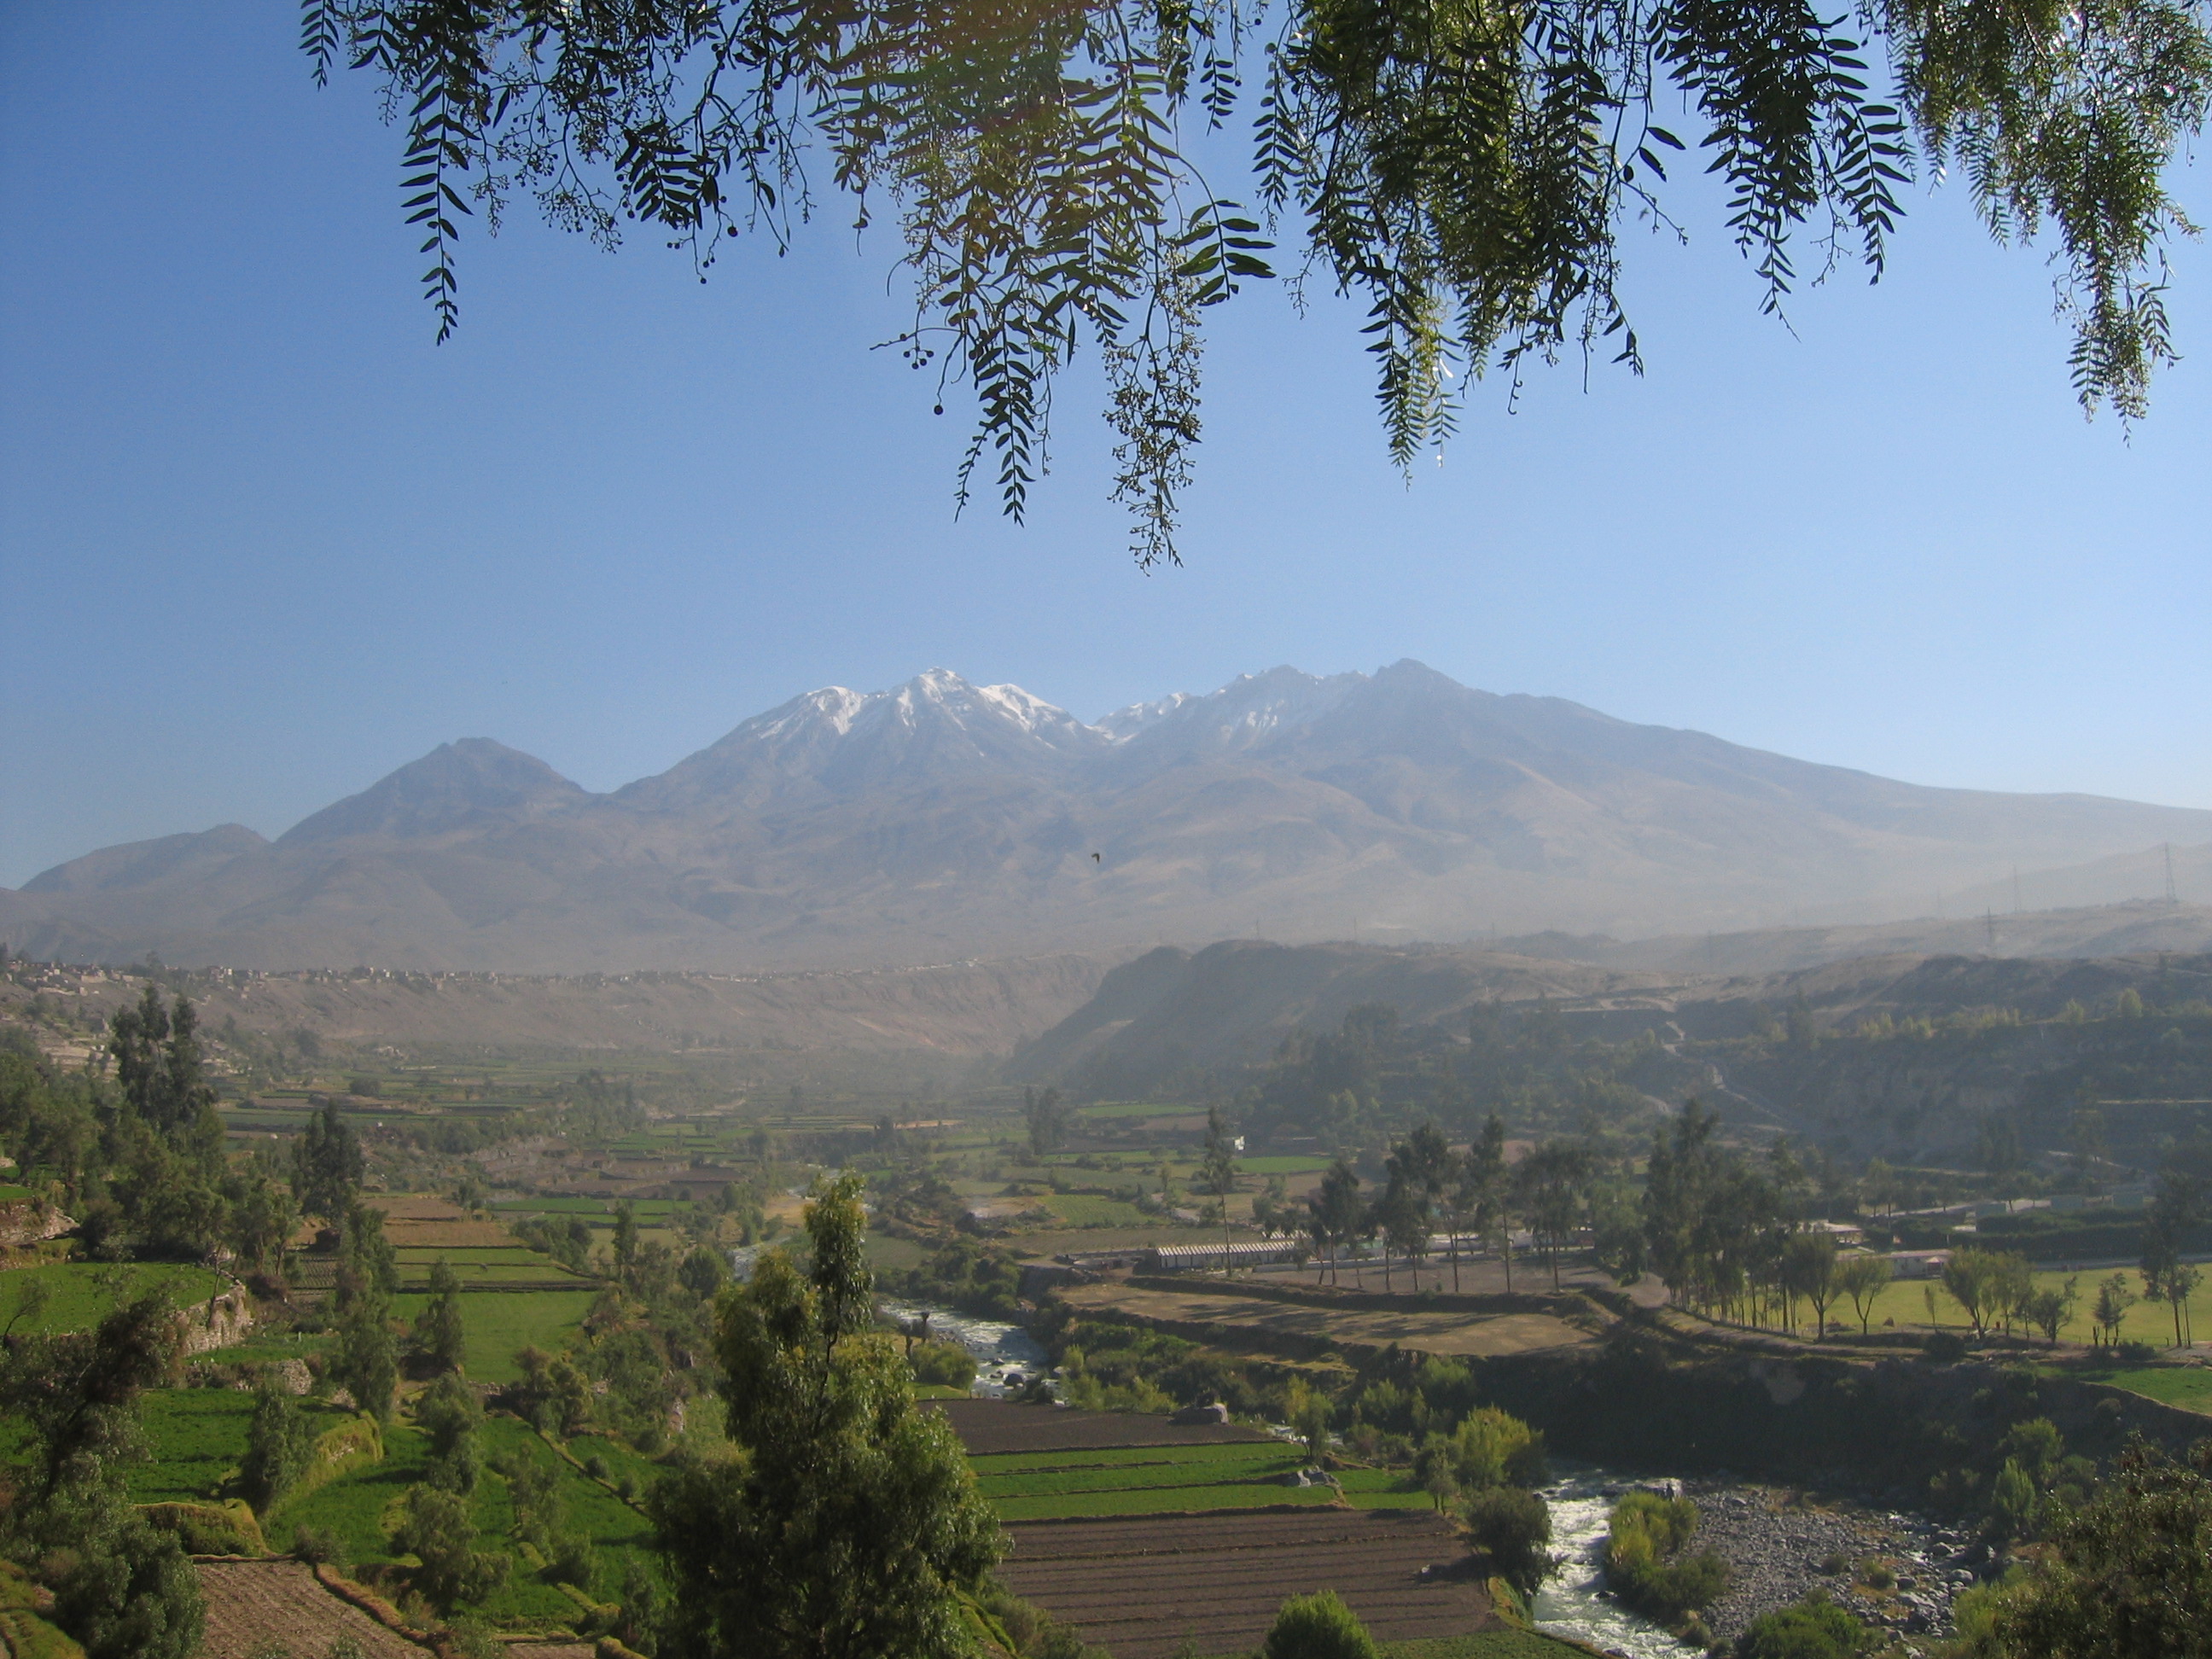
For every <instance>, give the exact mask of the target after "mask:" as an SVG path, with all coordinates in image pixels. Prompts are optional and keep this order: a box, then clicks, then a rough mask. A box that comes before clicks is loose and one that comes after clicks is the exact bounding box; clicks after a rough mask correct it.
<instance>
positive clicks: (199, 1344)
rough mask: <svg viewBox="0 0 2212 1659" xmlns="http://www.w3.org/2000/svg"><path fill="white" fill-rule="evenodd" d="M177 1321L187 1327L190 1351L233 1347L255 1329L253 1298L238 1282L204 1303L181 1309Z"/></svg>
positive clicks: (199, 1351) (186, 1335)
mask: <svg viewBox="0 0 2212 1659" xmlns="http://www.w3.org/2000/svg"><path fill="white" fill-rule="evenodd" d="M177 1322H178V1324H179V1326H180V1327H181V1328H183V1330H184V1334H185V1352H186V1353H188V1354H189V1353H206V1352H209V1351H210V1350H211V1349H215V1348H228V1347H231V1346H234V1345H235V1344H237V1343H240V1342H243V1341H244V1340H246V1332H248V1331H250V1330H252V1328H253V1299H252V1297H249V1296H248V1295H247V1294H246V1287H245V1286H244V1285H236V1284H234V1285H231V1286H230V1287H229V1288H228V1290H224V1291H217V1292H216V1294H215V1295H213V1296H211V1297H209V1298H208V1299H207V1300H206V1301H204V1302H200V1303H195V1304H193V1305H192V1306H191V1307H189V1308H180V1309H179V1310H178V1311H177Z"/></svg>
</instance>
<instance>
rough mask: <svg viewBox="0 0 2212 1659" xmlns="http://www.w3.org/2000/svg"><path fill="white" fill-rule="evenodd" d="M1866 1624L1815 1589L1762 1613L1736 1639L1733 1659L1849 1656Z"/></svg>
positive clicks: (1848, 1658) (1832, 1658) (1846, 1658)
mask: <svg viewBox="0 0 2212 1659" xmlns="http://www.w3.org/2000/svg"><path fill="white" fill-rule="evenodd" d="M1865 1636H1866V1626H1863V1625H1862V1624H1861V1623H1859V1621H1858V1620H1856V1619H1854V1618H1852V1617H1851V1616H1850V1614H1849V1613H1845V1612H1844V1610H1843V1609H1842V1608H1841V1607H1838V1606H1837V1605H1836V1604H1835V1603H1834V1602H1832V1601H1829V1600H1828V1598H1827V1597H1826V1596H1825V1595H1820V1594H1819V1593H1818V1592H1817V1591H1816V1592H1815V1593H1814V1594H1813V1595H1808V1596H1807V1597H1806V1598H1805V1599H1804V1600H1803V1601H1800V1602H1798V1603H1797V1604H1796V1606H1795V1607H1780V1608H1778V1609H1776V1610H1775V1611H1774V1612H1772V1613H1761V1614H1759V1617H1758V1618H1756V1619H1754V1620H1752V1621H1751V1623H1750V1624H1749V1625H1748V1626H1746V1628H1745V1630H1744V1632H1743V1634H1742V1635H1741V1636H1739V1637H1737V1638H1735V1659H1851V1656H1853V1655H1854V1654H1856V1653H1857V1652H1858V1650H1859V1647H1860V1644H1861V1643H1862V1641H1863V1638H1865Z"/></svg>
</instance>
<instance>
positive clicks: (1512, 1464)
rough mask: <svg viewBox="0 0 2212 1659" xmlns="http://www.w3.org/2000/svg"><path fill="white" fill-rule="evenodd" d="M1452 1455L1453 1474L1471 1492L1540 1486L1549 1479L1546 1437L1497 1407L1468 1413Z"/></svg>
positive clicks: (1486, 1407) (1460, 1427) (1455, 1434)
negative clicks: (1493, 1487)
mask: <svg viewBox="0 0 2212 1659" xmlns="http://www.w3.org/2000/svg"><path fill="white" fill-rule="evenodd" d="M1452 1457H1453V1463H1454V1469H1453V1473H1454V1474H1456V1475H1457V1476H1458V1477H1459V1483H1460V1485H1461V1486H1464V1487H1466V1488H1467V1489H1468V1490H1469V1491H1470V1492H1476V1491H1480V1490H1481V1489H1482V1488H1484V1487H1486V1486H1542V1485H1543V1484H1544V1481H1545V1480H1546V1478H1547V1471H1546V1468H1545V1463H1544V1437H1543V1436H1542V1435H1541V1434H1540V1433H1538V1432H1537V1431H1535V1430H1534V1429H1532V1428H1530V1427H1529V1426H1528V1425H1527V1424H1526V1423H1523V1422H1522V1420H1521V1419H1519V1418H1517V1417H1514V1416H1511V1415H1510V1414H1508V1413H1504V1412H1502V1411H1499V1410H1498V1408H1497V1407H1494V1406H1484V1407H1480V1408H1478V1409H1476V1410H1474V1411H1471V1412H1469V1413H1468V1414H1467V1419H1466V1420H1465V1421H1464V1422H1462V1424H1461V1425H1459V1428H1458V1430H1457V1431H1456V1432H1455V1433H1454V1434H1453V1436H1452Z"/></svg>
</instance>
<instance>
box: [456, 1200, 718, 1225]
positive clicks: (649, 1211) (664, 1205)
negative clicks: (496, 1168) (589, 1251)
mask: <svg viewBox="0 0 2212 1659" xmlns="http://www.w3.org/2000/svg"><path fill="white" fill-rule="evenodd" d="M617 1201H619V1200H615V1199H611V1198H507V1199H501V1200H500V1201H499V1202H498V1203H496V1204H495V1205H493V1206H491V1207H492V1208H493V1209H494V1210H495V1211H497V1212H499V1213H500V1214H501V1215H574V1216H581V1217H583V1218H585V1219H586V1221H589V1220H591V1219H592V1218H595V1217H605V1219H606V1222H607V1225H610V1226H612V1225H614V1214H615V1205H616V1204H617ZM629 1207H630V1213H631V1214H633V1215H636V1216H640V1217H644V1216H666V1215H673V1214H674V1213H675V1212H677V1211H678V1210H680V1209H688V1208H689V1207H690V1206H688V1205H684V1204H681V1203H678V1201H677V1200H675V1199H672V1198H636V1199H632V1200H629Z"/></svg>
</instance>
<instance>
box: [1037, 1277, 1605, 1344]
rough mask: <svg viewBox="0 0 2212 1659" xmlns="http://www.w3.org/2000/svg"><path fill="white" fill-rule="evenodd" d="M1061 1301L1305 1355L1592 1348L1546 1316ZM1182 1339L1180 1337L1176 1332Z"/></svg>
mask: <svg viewBox="0 0 2212 1659" xmlns="http://www.w3.org/2000/svg"><path fill="white" fill-rule="evenodd" d="M1063 1294H1064V1296H1065V1297H1066V1300H1067V1301H1068V1302H1069V1303H1071V1304H1073V1305H1074V1306H1075V1307H1076V1308H1077V1309H1079V1310H1083V1311H1086V1312H1092V1311H1095V1312H1099V1313H1116V1312H1118V1313H1127V1314H1133V1315H1135V1316H1138V1317H1139V1318H1141V1319H1146V1320H1155V1321H1160V1322H1164V1323H1165V1325H1166V1328H1169V1329H1170V1330H1173V1329H1177V1328H1183V1327H1200V1328H1205V1329H1206V1330H1208V1331H1218V1332H1219V1333H1221V1334H1222V1336H1223V1338H1224V1339H1227V1338H1230V1337H1242V1338H1243V1339H1244V1340H1249V1341H1255V1342H1257V1343H1259V1344H1260V1345H1261V1346H1276V1347H1289V1348H1290V1349H1291V1351H1292V1352H1312V1351H1313V1349H1314V1348H1316V1347H1318V1346H1321V1345H1322V1344H1325V1343H1327V1344H1334V1343H1352V1344H1357V1345H1360V1346H1367V1347H1373V1348H1385V1347H1389V1346H1391V1345H1392V1344H1393V1343H1395V1344H1396V1345H1397V1346H1400V1347H1401V1348H1414V1349H1418V1350H1419V1351H1420V1352H1424V1353H1437V1354H1451V1355H1468V1356H1480V1357H1488V1356H1491V1355H1495V1354H1509V1353H1531V1352H1537V1351H1539V1350H1541V1349H1547V1348H1565V1347H1574V1346H1581V1345H1583V1344H1586V1343H1589V1342H1591V1341H1593V1340H1595V1339H1594V1338H1593V1337H1592V1336H1591V1335H1590V1334H1589V1333H1588V1332H1587V1331H1583V1330H1578V1329H1577V1328H1575V1327H1574V1326H1572V1325H1570V1324H1569V1323H1567V1322H1566V1321H1565V1320H1563V1319H1560V1318H1558V1317H1556V1316H1553V1315H1551V1314H1547V1313H1509V1314H1491V1315H1482V1314H1468V1313H1460V1312H1455V1311H1451V1310H1443V1309H1427V1308H1423V1307H1421V1306H1420V1305H1419V1304H1418V1303H1414V1302H1413V1301H1412V1298H1410V1297H1409V1298H1407V1303H1408V1305H1407V1307H1406V1308H1405V1309H1403V1310H1399V1309H1395V1308H1392V1309H1387V1310H1374V1309H1353V1308H1328V1307H1312V1306H1309V1305H1307V1304H1303V1303H1291V1302H1270V1301H1265V1300H1262V1299H1261V1298H1259V1297H1249V1296H1238V1295H1236V1294H1234V1293H1233V1292H1231V1291H1195V1290H1194V1291H1153V1290H1140V1289H1135V1288H1133V1287H1131V1286H1129V1285H1115V1284H1110V1283H1109V1284H1099V1285H1071V1286H1070V1287H1069V1288H1068V1289H1067V1290H1066V1291H1064V1292H1063ZM1184 1334H1189V1333H1188V1331H1187V1330H1186V1331H1185V1332H1184Z"/></svg>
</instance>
